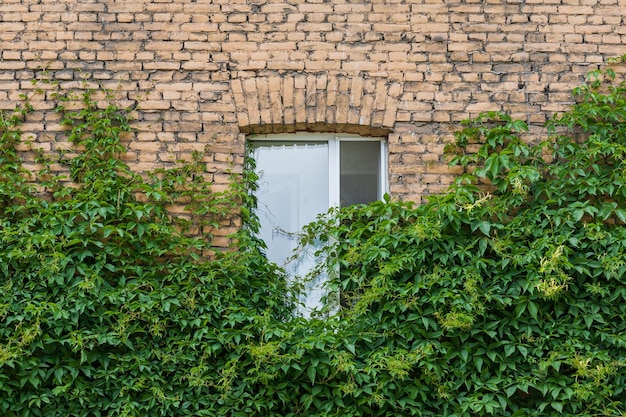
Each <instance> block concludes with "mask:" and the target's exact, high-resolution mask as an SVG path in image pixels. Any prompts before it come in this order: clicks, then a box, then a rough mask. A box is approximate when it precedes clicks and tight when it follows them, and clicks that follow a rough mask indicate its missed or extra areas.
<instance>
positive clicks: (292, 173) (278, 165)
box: [254, 142, 329, 316]
mask: <svg viewBox="0 0 626 417" xmlns="http://www.w3.org/2000/svg"><path fill="white" fill-rule="evenodd" d="M254 158H255V160H256V164H257V172H258V173H259V177H260V178H259V189H258V190H257V197H258V209H257V213H258V216H259V220H260V222H261V230H260V238H261V239H263V240H264V241H265V242H266V243H267V247H268V250H267V256H268V258H269V259H270V260H271V261H273V262H276V263H277V264H278V265H281V266H283V267H284V268H285V270H286V271H287V273H288V274H289V275H290V276H292V277H294V278H296V277H304V276H305V275H306V274H307V273H308V272H309V271H310V269H311V268H312V267H313V265H314V264H315V260H314V259H313V256H312V254H311V253H309V254H299V256H298V258H297V259H295V260H293V261H291V262H289V263H287V264H286V263H285V262H286V260H287V259H288V258H289V257H290V256H291V255H292V254H293V250H294V249H295V248H296V246H297V243H298V242H297V233H298V232H300V230H301V229H302V227H303V226H305V225H306V224H307V223H310V222H311V221H313V220H315V217H316V216H317V215H318V214H320V213H324V212H326V211H327V210H328V208H329V201H328V199H329V197H328V195H329V191H328V172H329V169H328V144H327V143H314V142H309V143H301V142H298V143H289V144H285V143H280V142H278V143H277V142H255V143H254ZM312 251H313V250H312ZM321 280H323V278H320V281H321ZM321 297H322V288H321V283H319V282H317V283H316V282H311V283H307V286H306V291H305V292H304V299H303V300H302V301H303V302H304V305H305V306H306V308H305V309H304V310H303V311H302V314H303V315H305V316H308V315H309V314H310V312H311V310H312V309H313V308H315V307H318V306H320V298H321Z"/></svg>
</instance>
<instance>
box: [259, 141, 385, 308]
mask: <svg viewBox="0 0 626 417" xmlns="http://www.w3.org/2000/svg"><path fill="white" fill-rule="evenodd" d="M248 140H249V141H250V143H251V144H252V146H254V142H266V143H271V142H277V143H281V142H282V143H297V142H317V143H327V144H328V207H327V210H328V209H330V208H332V207H339V206H340V204H341V198H340V191H341V184H340V181H341V180H340V177H341V175H340V174H341V170H340V168H341V167H340V162H341V155H340V149H341V146H340V145H341V142H344V141H353V142H379V143H380V152H379V155H380V161H379V178H378V194H379V195H378V199H379V200H382V199H383V197H384V195H385V194H386V193H387V192H388V187H389V184H388V175H389V174H388V155H387V141H386V140H385V138H383V137H368V136H359V135H354V134H336V133H334V134H328V133H309V132H298V133H284V134H266V135H255V136H250V137H248ZM261 174H262V173H261ZM261 180H262V179H261ZM318 214H322V213H318ZM313 220H314V219H311V221H313ZM290 232H296V231H290ZM266 244H269V242H266ZM290 255H291V254H290ZM287 259H289V257H287V258H285V259H284V261H287ZM280 266H284V264H283V265H280ZM291 278H293V277H291ZM307 299H308V297H307ZM319 307H321V305H320V304H319V303H310V304H309V303H307V304H305V305H304V307H303V308H301V309H299V310H298V312H297V313H298V314H299V315H301V316H303V317H307V318H308V317H310V314H311V312H312V311H313V310H314V309H316V308H319Z"/></svg>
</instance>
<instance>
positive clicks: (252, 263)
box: [0, 89, 290, 416]
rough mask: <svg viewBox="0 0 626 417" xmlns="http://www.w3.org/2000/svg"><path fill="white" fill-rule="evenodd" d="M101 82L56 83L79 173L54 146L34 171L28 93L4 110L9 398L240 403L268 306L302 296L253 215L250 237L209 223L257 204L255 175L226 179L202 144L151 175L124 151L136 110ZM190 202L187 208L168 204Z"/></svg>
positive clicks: (105, 408) (74, 405)
mask: <svg viewBox="0 0 626 417" xmlns="http://www.w3.org/2000/svg"><path fill="white" fill-rule="evenodd" d="M100 93H101V92H100V91H92V90H89V89H85V90H84V91H83V93H81V94H80V95H76V94H74V93H69V94H64V95H61V94H59V95H58V100H59V101H58V103H59V106H58V107H57V111H58V112H59V113H60V114H61V116H62V121H63V124H64V125H65V126H66V127H67V130H66V134H67V138H68V140H69V141H70V142H72V143H74V144H75V145H76V147H77V149H80V152H77V153H73V155H72V154H65V155H61V156H60V157H61V159H62V162H63V163H65V164H66V165H67V166H68V170H69V178H70V179H71V180H73V182H72V183H71V184H70V183H68V182H67V178H63V177H61V176H59V175H55V174H53V173H52V172H51V162H53V161H52V159H51V158H52V157H53V156H52V155H44V154H42V153H41V152H39V162H40V163H42V164H43V166H44V169H43V170H42V172H41V173H40V176H41V178H43V179H44V180H43V181H42V183H41V184H38V186H37V187H35V185H33V184H30V183H29V182H28V181H27V175H26V172H24V170H23V168H22V167H21V161H20V159H19V154H18V152H17V151H16V146H17V145H18V143H19V142H20V139H21V133H20V131H19V125H20V123H21V122H22V120H23V119H24V118H27V117H28V113H29V110H30V107H29V106H28V105H25V106H24V107H23V108H22V109H18V110H17V111H16V112H14V113H11V114H3V115H2V118H1V119H0V122H1V123H2V125H1V126H0V128H1V135H2V136H1V138H0V139H1V142H0V147H1V149H2V153H1V154H0V158H1V164H0V178H1V179H2V181H1V182H0V286H1V287H2V291H1V293H0V319H1V320H2V321H1V323H2V325H1V326H0V410H2V413H1V414H2V415H3V416H104V415H115V416H147V415H151V416H152V415H176V416H183V415H190V416H199V415H216V414H217V413H220V414H229V412H228V411H223V409H224V408H226V410H229V409H230V408H228V406H227V405H225V403H224V402H223V401H221V398H222V397H223V396H224V392H225V391H227V390H228V387H229V384H230V382H229V378H230V377H229V376H228V375H227V374H226V370H227V369H228V367H229V366H231V364H233V363H237V360H238V357H239V356H241V355H243V354H244V353H245V350H244V346H245V345H246V343H247V342H249V341H252V340H255V339H256V338H258V337H259V335H260V330H258V325H257V321H259V320H269V319H270V318H271V320H273V321H278V320H282V319H284V318H285V317H286V316H287V315H288V314H289V311H290V309H289V304H288V302H287V300H286V297H285V294H286V289H285V280H284V277H283V276H282V274H281V273H280V271H278V270H277V269H276V267H275V266H272V265H270V264H269V263H268V262H267V261H266V260H265V258H264V256H263V255H262V253H261V252H260V250H259V246H258V244H256V243H255V240H254V239H253V237H252V236H250V235H249V234H248V233H247V232H246V231H245V230H242V231H241V232H239V233H237V234H236V235H235V236H233V239H234V240H235V241H236V242H237V243H238V245H240V249H238V248H236V247H233V248H232V249H231V250H228V251H215V250H214V249H213V248H212V247H211V244H210V229H207V227H208V228H210V227H211V226H215V225H217V224H219V223H220V222H223V221H224V220H225V219H228V218H230V217H232V215H233V208H234V207H240V206H246V205H247V204H248V200H249V196H248V193H247V191H246V190H247V187H246V182H247V181H248V179H246V178H236V177H235V176H233V185H232V187H231V188H230V190H228V191H226V192H223V193H212V192H211V190H210V181H208V180H207V179H206V178H208V176H207V175H205V173H204V172H203V169H204V166H203V165H202V164H201V163H200V158H201V156H200V155H198V156H197V158H196V161H193V162H191V163H188V164H181V165H180V166H178V167H176V168H174V169H171V170H165V169H162V170H159V171H158V172H155V173H151V174H147V175H146V178H142V177H141V176H139V175H138V174H136V173H134V172H132V171H131V170H130V169H129V168H128V166H127V165H126V164H125V163H124V162H123V161H122V160H121V159H120V155H121V154H122V153H123V152H124V150H125V147H124V146H123V143H122V141H121V140H122V138H123V136H124V135H129V134H131V133H132V129H131V124H130V123H131V120H130V112H129V111H127V110H123V109H119V108H117V107H116V106H115V105H113V104H111V103H109V102H104V103H102V102H101V103H98V102H96V101H95V100H94V99H93V96H94V95H96V94H100ZM46 158H48V159H46ZM55 160H56V158H55ZM185 202H189V203H188V204H186V206H187V209H188V210H187V213H185V215H184V216H180V217H179V218H175V217H173V216H172V214H171V213H170V212H169V211H168V207H169V206H170V205H171V204H174V203H176V204H183V203H185ZM247 212H248V211H244V210H242V211H241V214H242V215H243V216H244V218H245V219H246V221H247V222H249V223H251V224H254V222H255V219H254V218H251V217H250V216H249V215H248V216H247V218H246V213H247ZM192 227H193V228H195V229H198V228H201V229H204V230H208V232H207V234H205V235H204V236H202V237H190V236H189V235H188V234H186V233H183V232H184V231H185V230H190V229H191V228H192ZM209 251H212V252H213V255H212V256H211V258H209V257H208V256H206V255H207V254H208V253H209ZM219 410H222V411H219Z"/></svg>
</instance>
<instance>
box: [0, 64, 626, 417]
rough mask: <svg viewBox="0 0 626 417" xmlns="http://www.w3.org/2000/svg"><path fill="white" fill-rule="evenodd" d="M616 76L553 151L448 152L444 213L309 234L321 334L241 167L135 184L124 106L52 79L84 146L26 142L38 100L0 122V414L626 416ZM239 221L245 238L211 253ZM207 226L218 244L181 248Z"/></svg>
mask: <svg viewBox="0 0 626 417" xmlns="http://www.w3.org/2000/svg"><path fill="white" fill-rule="evenodd" d="M618 61H619V62H616V63H614V64H612V66H609V67H608V68H607V69H606V70H604V71H600V70H598V71H594V72H592V73H591V74H590V78H589V81H588V82H587V83H585V84H584V85H582V86H581V87H579V88H577V89H576V90H575V92H574V93H575V98H576V100H577V102H576V104H575V105H573V107H572V108H571V110H569V111H568V112H565V113H564V114H562V115H561V116H559V117H558V118H555V119H554V120H553V121H552V122H551V123H550V124H549V126H548V131H547V133H546V137H548V138H549V139H550V140H547V141H545V142H541V143H538V144H536V145H531V144H529V143H527V142H525V141H524V140H522V139H521V137H520V136H521V135H524V134H526V131H527V129H528V126H527V124H526V123H525V122H524V121H520V120H515V119H513V118H511V117H510V116H509V115H507V114H506V113H502V112H491V113H485V114H482V115H480V116H479V117H477V118H475V119H473V120H471V121H467V122H465V123H464V128H463V129H462V130H460V131H459V132H458V133H457V134H456V135H455V142H454V143H453V144H451V145H450V146H449V149H448V151H449V153H450V156H451V158H452V164H456V165H458V166H461V167H463V168H464V169H463V170H464V171H465V172H466V173H465V174H463V175H461V176H459V177H458V179H457V180H456V181H455V183H454V184H453V185H452V186H451V187H450V189H449V190H448V191H447V192H446V193H444V194H442V195H439V196H433V197H431V198H430V199H429V201H428V202H427V203H426V204H423V205H420V206H414V205H413V204H412V203H410V202H399V201H391V200H390V199H387V200H386V201H381V202H376V203H372V204H371V205H369V206H353V207H350V208H347V209H343V210H339V211H333V212H331V213H329V215H328V218H326V219H325V218H321V219H320V220H319V221H318V222H316V223H315V224H312V225H310V226H309V227H308V228H307V229H306V230H305V233H304V234H303V241H302V243H303V244H306V243H307V242H308V241H309V240H317V239H326V240H327V241H328V245H327V246H325V247H324V248H323V249H322V253H321V255H324V254H325V255H327V256H326V259H327V261H326V262H325V263H323V264H321V265H320V266H319V267H320V268H329V269H330V271H333V272H335V273H334V274H332V275H331V276H332V277H333V278H332V280H331V283H330V285H331V290H332V293H333V294H339V296H340V299H341V305H342V308H341V309H340V310H339V311H338V312H336V314H331V313H333V312H332V311H331V312H324V311H321V312H320V316H319V318H312V319H310V320H305V319H302V318H294V317H293V316H292V315H291V312H292V311H293V303H294V301H293V300H295V298H294V297H293V294H292V291H291V289H290V288H288V287H287V285H286V280H285V277H284V276H283V274H282V273H281V271H280V270H279V269H278V268H277V267H276V266H275V265H272V264H270V263H268V262H267V260H266V259H265V257H264V256H263V253H262V250H263V243H262V242H259V241H258V240H257V239H255V237H254V231H255V228H256V227H257V226H258V223H257V221H256V219H255V218H254V216H253V215H251V214H250V213H251V212H250V208H251V207H252V206H253V205H254V199H253V198H252V197H250V194H249V190H250V188H251V187H252V188H254V184H255V182H254V181H255V178H254V175H252V174H251V171H250V170H243V175H237V176H235V177H234V178H233V180H232V182H231V185H230V186H229V188H228V189H226V190H225V191H217V192H216V191H212V190H211V183H210V181H206V180H205V178H206V176H205V175H204V174H206V172H205V170H206V165H205V164H204V163H198V162H197V161H200V160H201V159H202V155H201V154H198V155H197V161H193V160H192V161H190V162H189V163H187V164H180V165H178V166H177V167H175V168H173V169H172V170H166V169H160V170H158V171H157V172H154V173H149V174H146V175H145V176H140V175H138V174H136V173H134V172H133V171H132V170H131V169H129V167H128V165H127V164H126V163H125V162H124V161H123V160H122V159H121V156H122V155H123V154H124V151H125V149H124V147H123V146H122V143H123V142H122V137H123V136H124V135H126V134H129V133H131V127H130V125H129V119H128V116H129V114H130V113H132V109H129V110H124V109H121V108H119V107H118V106H116V105H115V104H114V103H115V102H114V101H111V102H107V103H108V104H107V105H106V106H102V101H101V100H98V101H96V100H94V96H97V97H99V98H102V97H104V98H106V94H107V93H106V91H104V92H102V91H100V92H96V91H91V90H90V89H88V88H87V89H81V90H79V93H78V95H77V94H76V93H72V92H67V91H64V90H63V89H58V86H56V83H55V82H54V81H51V83H50V88H51V89H52V90H54V91H55V94H54V96H53V97H52V98H54V100H52V101H51V103H53V104H54V107H55V109H56V111H57V114H58V115H59V118H60V119H59V120H60V123H62V125H63V126H65V130H64V131H63V133H62V134H63V135H66V137H67V141H68V142H69V143H70V144H71V148H69V149H67V150H66V151H65V152H63V153H62V154H61V155H55V154H50V153H49V152H45V150H44V151H37V148H36V144H30V145H29V144H28V138H27V137H26V138H25V137H24V135H23V133H24V132H23V131H22V130H21V127H22V126H24V125H25V124H27V123H28V122H29V120H30V118H31V117H36V116H37V113H36V112H34V108H33V107H32V105H31V103H30V101H29V100H26V101H24V102H23V103H22V105H21V107H18V108H17V109H15V110H14V111H11V112H5V113H3V114H2V117H1V118H0V122H1V124H0V129H1V130H0V133H1V136H0V148H1V149H2V152H1V153H0V162H1V163H0V179H1V181H0V279H1V282H0V284H1V285H2V291H1V292H0V319H1V325H0V369H1V372H0V409H1V410H2V413H3V415H6V416H104V415H110V416H113V415H115V416H118V415H121V416H154V415H162V416H202V415H207V416H216V415H217V416H219V415H224V416H226V415H228V416H251V415H263V416H277V417H278V416H281V417H284V416H331V415H336V416H388V415H415V416H433V417H434V416H450V417H452V416H473V415H498V416H543V415H565V416H573V415H576V416H616V415H623V414H624V413H625V412H626V408H625V407H626V406H625V401H626V393H625V391H624V387H625V386H626V339H625V337H624V334H626V324H625V322H624V320H623V317H624V315H625V314H626V307H625V306H626V302H625V301H626V285H625V284H626V283H625V281H624V279H625V278H624V277H625V276H626V255H625V250H626V233H625V230H626V229H625V228H624V223H625V222H626V211H625V209H624V207H625V206H626V201H625V200H626V188H625V187H626V169H625V164H626V162H625V155H626V145H625V144H624V138H625V137H626V131H625V126H626V84H624V82H620V80H617V81H615V80H614V78H615V77H616V70H618V69H620V68H622V67H623V63H622V61H623V60H618ZM52 90H51V91H52ZM44 91H47V90H46V89H45V88H44ZM129 112H130V113H129ZM580 133H583V136H585V137H586V138H587V139H586V140H583V141H581V140H579V137H580ZM21 146H25V147H27V148H28V147H29V146H30V147H33V153H34V154H35V155H36V156H37V160H36V162H37V163H38V164H39V165H40V166H41V170H39V171H38V174H37V175H38V178H39V181H38V182H37V183H33V182H31V181H29V180H28V178H27V177H28V174H29V172H30V170H27V169H25V168H24V167H23V165H22V162H21V160H20V157H19V156H20V151H18V148H19V147H21ZM470 150H471V152H469V151H470ZM55 164H61V165H63V166H64V167H65V168H64V170H65V172H67V173H68V175H69V176H70V179H71V180H72V182H68V181H66V179H65V178H61V177H59V176H58V175H56V174H55V170H52V169H51V168H52V167H53V165H55ZM61 171H63V170H61ZM173 203H176V204H180V205H183V206H184V207H186V209H187V216H185V217H179V216H172V215H171V214H170V212H169V211H168V205H169V204H173ZM235 207H237V208H238V209H239V210H240V214H241V216H242V217H243V218H244V219H245V220H246V222H247V224H248V225H249V226H248V227H247V228H244V229H237V230H238V232H237V233H235V234H234V235H233V236H232V239H233V245H232V249H231V250H230V251H226V252H222V251H215V250H214V249H215V248H214V247H213V246H212V245H211V235H210V232H211V231H213V230H214V229H215V228H216V227H218V228H219V226H220V224H221V222H222V220H223V218H224V216H228V215H229V213H232V210H233V209H234V208H235ZM195 226H201V227H208V229H204V230H206V231H207V234H206V235H205V236H201V237H188V236H187V235H186V234H185V233H183V232H184V231H185V227H195ZM208 251H211V252H212V254H211V255H212V256H203V255H206V254H208V253H207V252H208ZM329 314H330V315H329Z"/></svg>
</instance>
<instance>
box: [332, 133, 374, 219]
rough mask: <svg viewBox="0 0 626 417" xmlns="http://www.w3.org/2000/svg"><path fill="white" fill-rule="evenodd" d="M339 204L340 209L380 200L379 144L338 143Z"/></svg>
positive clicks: (360, 142) (359, 142)
mask: <svg viewBox="0 0 626 417" xmlns="http://www.w3.org/2000/svg"><path fill="white" fill-rule="evenodd" d="M339 172H340V182H339V184H340V203H341V206H342V207H345V206H350V205H353V204H361V203H371V202H372V201H376V200H377V199H379V198H380V194H381V193H380V142H371V141H370V142H362V141H342V142H340V165H339Z"/></svg>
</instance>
